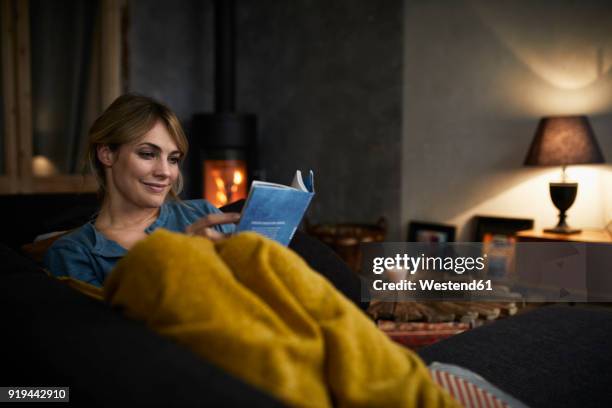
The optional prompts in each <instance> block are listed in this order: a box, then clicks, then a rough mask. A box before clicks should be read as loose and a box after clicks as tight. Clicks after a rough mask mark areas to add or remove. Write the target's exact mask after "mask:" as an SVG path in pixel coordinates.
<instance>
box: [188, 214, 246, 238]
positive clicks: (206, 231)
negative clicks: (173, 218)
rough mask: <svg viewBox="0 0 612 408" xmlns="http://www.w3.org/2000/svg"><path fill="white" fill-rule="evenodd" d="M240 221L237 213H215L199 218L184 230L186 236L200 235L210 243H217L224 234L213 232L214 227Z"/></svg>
mask: <svg viewBox="0 0 612 408" xmlns="http://www.w3.org/2000/svg"><path fill="white" fill-rule="evenodd" d="M239 219H240V214H239V213H217V214H209V215H207V216H205V217H202V218H200V219H199V220H197V221H196V222H194V223H193V224H191V225H190V226H188V227H187V228H186V229H185V232H186V233H187V234H188V235H200V236H202V237H206V238H208V239H210V240H212V241H219V240H221V239H223V238H225V234H224V233H222V232H219V231H217V230H215V229H214V228H212V227H214V226H215V225H219V224H231V223H235V222H238V220H239Z"/></svg>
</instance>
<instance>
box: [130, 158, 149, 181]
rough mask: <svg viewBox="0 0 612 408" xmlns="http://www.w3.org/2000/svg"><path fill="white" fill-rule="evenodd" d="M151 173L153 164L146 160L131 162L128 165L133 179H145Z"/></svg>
mask: <svg viewBox="0 0 612 408" xmlns="http://www.w3.org/2000/svg"><path fill="white" fill-rule="evenodd" d="M152 171H153V162H152V161H147V160H133V161H132V163H131V165H130V173H132V175H133V176H135V177H145V176H148V175H149V174H151V172H152Z"/></svg>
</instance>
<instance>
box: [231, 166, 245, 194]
mask: <svg viewBox="0 0 612 408" xmlns="http://www.w3.org/2000/svg"><path fill="white" fill-rule="evenodd" d="M242 179H243V177H242V173H241V172H240V170H234V184H236V185H238V184H241V183H242ZM232 188H233V186H232ZM237 188H238V187H236V189H237Z"/></svg>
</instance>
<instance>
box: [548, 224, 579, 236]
mask: <svg viewBox="0 0 612 408" xmlns="http://www.w3.org/2000/svg"><path fill="white" fill-rule="evenodd" d="M544 232H550V233H553V234H565V235H569V234H578V233H579V232H582V230H581V229H576V228H570V227H568V226H567V225H566V226H563V227H559V226H557V227H555V228H546V229H545V230H544Z"/></svg>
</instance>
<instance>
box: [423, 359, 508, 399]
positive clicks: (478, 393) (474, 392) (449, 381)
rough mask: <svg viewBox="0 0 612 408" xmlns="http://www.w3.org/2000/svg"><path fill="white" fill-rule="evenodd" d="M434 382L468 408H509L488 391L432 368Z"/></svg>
mask: <svg viewBox="0 0 612 408" xmlns="http://www.w3.org/2000/svg"><path fill="white" fill-rule="evenodd" d="M430 372H431V376H432V378H433V380H434V381H435V382H436V383H438V384H439V385H440V386H441V387H442V388H444V389H445V390H446V391H448V393H449V394H450V395H452V396H453V398H455V399H456V400H457V401H459V403H461V405H463V406H464V407H466V408H508V407H509V405H507V404H506V403H504V402H502V401H501V400H500V399H498V398H497V397H495V396H494V395H493V394H491V393H490V392H488V391H487V390H485V389H483V388H480V387H478V386H477V385H475V384H474V383H472V382H470V381H467V380H466V379H464V378H461V377H458V376H456V375H454V374H452V373H449V372H447V371H442V370H436V369H432V368H430Z"/></svg>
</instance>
